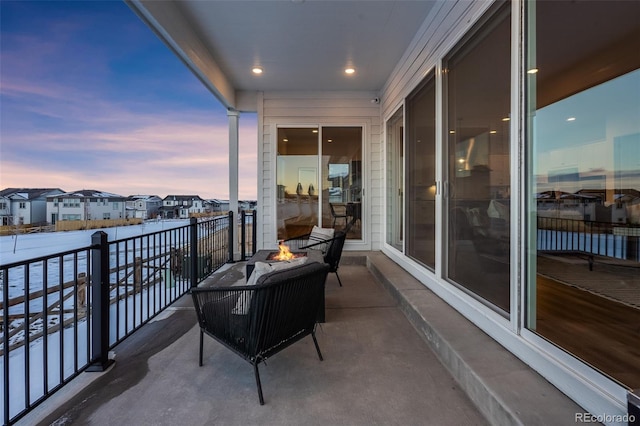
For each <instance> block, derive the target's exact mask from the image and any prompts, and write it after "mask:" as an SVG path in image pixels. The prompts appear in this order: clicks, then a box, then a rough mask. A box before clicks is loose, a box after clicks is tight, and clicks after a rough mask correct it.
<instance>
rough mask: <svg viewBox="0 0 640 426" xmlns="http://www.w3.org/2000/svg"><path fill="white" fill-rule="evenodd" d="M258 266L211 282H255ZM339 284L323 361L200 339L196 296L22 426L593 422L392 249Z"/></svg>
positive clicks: (348, 262)
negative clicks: (251, 360) (265, 354)
mask: <svg viewBox="0 0 640 426" xmlns="http://www.w3.org/2000/svg"><path fill="white" fill-rule="evenodd" d="M243 271H244V262H238V263H234V264H228V265H226V266H224V267H223V268H221V269H220V270H218V271H217V272H216V273H214V274H213V275H212V276H211V277H209V278H207V279H205V280H204V281H203V282H202V283H201V284H200V285H221V284H229V283H232V282H236V281H238V280H244V273H243ZM340 275H341V278H342V282H343V283H344V287H339V286H338V282H337V279H336V277H335V276H334V275H333V274H330V275H329V278H328V279H327V287H326V305H327V310H326V323H324V324H322V325H321V326H320V329H319V331H318V333H317V336H318V342H319V345H320V348H321V350H322V352H323V355H324V361H322V362H321V361H319V360H318V358H317V356H316V353H315V349H314V347H313V343H312V340H311V339H310V338H305V339H303V340H302V341H300V342H298V343H296V344H294V345H293V346H291V347H289V348H287V349H286V350H284V351H283V352H281V353H279V354H277V355H276V356H274V357H273V358H272V359H270V360H268V361H267V363H266V365H265V366H263V367H261V378H262V386H263V390H264V395H265V402H266V405H264V406H260V405H259V403H258V395H257V391H256V387H255V382H254V376H253V372H252V368H251V366H250V365H249V364H248V363H246V362H245V361H244V360H242V359H240V358H239V357H238V356H236V355H235V354H233V353H231V352H230V351H229V350H227V349H226V348H224V347H222V346H221V345H219V344H218V343H216V342H215V341H214V340H213V339H210V338H206V339H205V347H204V355H205V357H204V365H203V366H202V367H199V366H198V338H199V332H198V328H197V324H196V316H195V313H194V312H193V306H192V302H191V299H190V296H189V295H185V296H183V297H181V298H180V299H178V300H177V301H176V302H175V303H173V304H172V305H171V306H170V307H169V308H167V309H166V310H165V311H163V312H162V313H161V314H160V315H158V316H156V317H155V318H154V319H153V320H152V321H150V322H149V323H147V324H145V325H144V326H142V327H141V328H140V329H139V330H138V331H136V332H135V333H133V334H132V335H131V337H129V338H127V339H126V340H125V341H123V342H122V343H120V344H119V345H117V346H116V347H115V348H114V349H113V351H114V353H115V361H116V362H115V363H114V364H113V365H112V366H111V367H110V368H109V369H108V370H106V371H105V372H103V373H95V372H94V373H91V372H84V373H82V374H80V375H79V376H78V377H77V378H76V379H74V380H73V381H72V382H71V383H69V384H68V385H67V386H65V387H64V388H63V389H61V390H60V391H58V392H56V393H55V394H53V396H52V397H50V398H49V399H48V400H47V401H45V402H44V403H42V404H41V405H39V406H38V407H37V408H36V409H35V410H33V411H32V412H30V413H29V414H28V415H26V416H25V417H24V418H22V419H21V420H20V421H19V422H18V424H25V425H26V424H53V423H54V422H55V423H56V424H59V423H60V422H64V423H71V422H73V423H76V424H89V423H92V424H186V425H198V424H225V425H227V424H243V425H244V424H296V425H298V424H356V425H357V424H437V425H458V424H518V423H519V424H529V425H535V424H568V423H573V422H574V419H575V415H576V413H582V412H584V410H583V409H581V408H580V407H579V406H577V405H576V404H574V403H573V402H572V401H570V400H569V399H568V398H567V397H566V396H564V395H563V394H562V393H561V392H560V391H559V390H557V389H556V388H554V387H553V386H552V385H550V384H549V383H548V382H547V381H545V380H544V379H543V378H541V377H540V376H539V375H538V374H537V373H535V372H534V371H533V370H531V369H530V368H529V367H528V366H526V365H524V364H523V363H522V362H521V361H519V360H518V359H516V358H515V357H514V356H513V355H512V354H511V353H509V352H508V351H506V350H505V349H503V348H502V347H501V346H500V345H499V344H497V343H496V342H495V341H494V340H493V339H491V338H490V337H489V336H487V335H485V334H484V333H482V332H481V331H480V330H479V329H478V328H476V327H475V326H474V325H473V324H471V323H470V322H468V321H467V320H466V319H464V318H463V317H462V316H461V315H460V314H459V313H458V312H456V311H455V310H454V309H453V308H451V307H450V306H448V305H447V304H446V303H444V302H443V301H442V300H441V299H439V298H438V297H437V296H436V295H435V294H433V293H432V292H431V291H429V290H428V289H427V288H426V287H425V286H424V285H422V284H421V283H419V282H418V281H417V280H415V279H414V278H413V277H412V276H411V275H409V274H408V273H407V272H406V271H404V270H403V269H401V268H400V267H399V266H398V265H396V264H395V263H394V262H393V261H391V260H390V259H389V258H388V257H386V256H385V255H383V254H381V253H379V252H348V253H345V254H344V255H343V261H342V264H341V268H340Z"/></svg>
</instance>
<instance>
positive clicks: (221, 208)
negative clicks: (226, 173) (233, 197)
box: [206, 198, 229, 213]
mask: <svg viewBox="0 0 640 426" xmlns="http://www.w3.org/2000/svg"><path fill="white" fill-rule="evenodd" d="M206 205H207V208H208V209H209V211H211V212H213V213H216V212H228V211H229V200H218V199H215V198H214V199H211V200H207V201H206Z"/></svg>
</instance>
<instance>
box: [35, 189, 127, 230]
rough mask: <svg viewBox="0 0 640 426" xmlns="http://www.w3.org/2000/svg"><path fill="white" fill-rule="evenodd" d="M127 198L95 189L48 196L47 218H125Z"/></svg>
mask: <svg viewBox="0 0 640 426" xmlns="http://www.w3.org/2000/svg"><path fill="white" fill-rule="evenodd" d="M126 201H127V198H126V197H124V196H122V195H117V194H111V193H109V192H103V191H96V190H94V189H82V190H80V191H74V192H65V193H60V194H56V195H50V196H48V197H47V219H48V221H49V222H50V223H52V224H55V223H56V222H57V221H59V220H101V219H123V218H125V217H126V215H125V204H126Z"/></svg>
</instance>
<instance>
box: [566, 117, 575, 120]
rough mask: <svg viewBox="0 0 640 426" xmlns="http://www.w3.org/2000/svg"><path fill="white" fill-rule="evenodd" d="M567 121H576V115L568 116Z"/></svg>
mask: <svg viewBox="0 0 640 426" xmlns="http://www.w3.org/2000/svg"><path fill="white" fill-rule="evenodd" d="M567 121H576V118H575V117H569V118H567Z"/></svg>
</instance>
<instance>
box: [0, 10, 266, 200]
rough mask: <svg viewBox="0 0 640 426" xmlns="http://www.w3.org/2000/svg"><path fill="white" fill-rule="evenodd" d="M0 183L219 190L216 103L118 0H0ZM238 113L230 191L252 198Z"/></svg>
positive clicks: (225, 194)
mask: <svg viewBox="0 0 640 426" xmlns="http://www.w3.org/2000/svg"><path fill="white" fill-rule="evenodd" d="M0 8H1V10H0V13H1V25H0V30H1V34H0V43H1V44H0V55H1V56H0V95H1V98H0V189H4V188H9V187H17V188H61V189H62V190H64V191H76V190H80V189H95V190H99V191H107V192H112V193H115V194H119V195H123V196H127V195H133V194H153V195H159V196H161V197H164V196H166V195H168V194H197V195H200V196H201V197H203V198H222V199H228V198H229V189H228V188H229V186H228V185H229V184H228V139H229V137H228V124H227V114H226V110H225V108H224V107H223V106H222V105H221V104H220V102H219V101H218V100H217V99H216V98H215V96H214V95H213V94H212V93H210V92H209V91H208V90H207V89H206V88H205V87H204V86H203V85H202V84H201V83H200V81H198V79H197V78H196V77H195V76H194V75H193V74H192V73H191V72H190V71H189V70H188V69H187V68H186V67H185V65H184V64H183V63H182V62H181V61H180V60H179V59H178V58H177V57H176V56H175V55H174V54H173V53H172V52H171V51H170V50H169V49H168V48H167V47H166V46H165V45H164V44H163V43H162V42H161V41H160V40H159V39H158V38H157V37H156V36H155V34H154V33H153V32H152V31H151V30H150V29H149V28H148V27H147V26H146V25H144V24H143V22H142V21H141V20H140V19H139V18H138V17H137V16H136V15H135V14H134V13H133V11H131V9H129V7H128V6H127V5H126V4H125V3H123V2H121V1H104V2H103V1H99V2H96V1H71V2H61V1H45V2H34V1H6V0H2V1H0ZM256 138H257V136H256V115H255V114H241V115H240V193H239V198H240V199H256V196H257V195H256V194H257V189H256V173H257V171H256V149H257V148H256Z"/></svg>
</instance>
